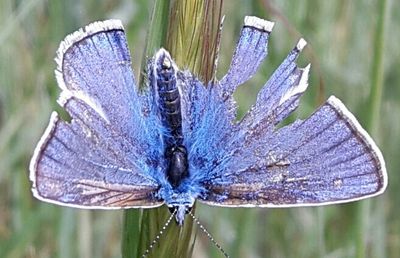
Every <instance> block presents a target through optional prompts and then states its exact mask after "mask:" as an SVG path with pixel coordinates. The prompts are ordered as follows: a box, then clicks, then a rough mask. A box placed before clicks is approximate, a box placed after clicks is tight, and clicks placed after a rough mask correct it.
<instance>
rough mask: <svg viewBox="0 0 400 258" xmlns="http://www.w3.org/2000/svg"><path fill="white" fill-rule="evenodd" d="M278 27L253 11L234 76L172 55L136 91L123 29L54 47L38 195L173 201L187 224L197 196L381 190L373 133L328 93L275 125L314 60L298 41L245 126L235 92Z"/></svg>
mask: <svg viewBox="0 0 400 258" xmlns="http://www.w3.org/2000/svg"><path fill="white" fill-rule="evenodd" d="M273 26H274V23H272V22H269V21H266V20H263V19H260V18H257V17H253V16H247V17H245V19H244V25H243V27H242V30H241V33H240V38H239V40H238V43H237V46H236V49H235V51H234V54H233V58H232V61H231V64H230V67H229V70H228V72H227V73H226V75H225V76H223V77H222V79H221V80H219V81H218V80H214V81H211V82H210V83H208V84H204V83H203V82H202V81H200V80H199V79H198V78H197V77H196V76H194V75H193V74H192V73H191V72H190V71H186V70H180V69H179V68H178V67H177V65H176V64H175V62H174V61H173V59H172V58H171V56H170V54H169V53H168V51H166V50H165V49H160V50H158V51H157V52H156V53H155V55H154V56H153V57H152V58H150V59H149V61H148V64H147V76H146V77H147V80H146V81H145V84H146V85H145V86H146V87H140V88H139V87H138V85H137V83H136V81H135V78H134V74H133V70H132V68H131V57H130V54H129V49H128V46H127V40H126V36H125V33H124V29H123V26H122V24H121V22H120V21H119V20H107V21H103V22H95V23H92V24H90V25H88V26H86V27H85V28H83V29H80V30H78V31H76V32H74V33H72V34H71V35H69V36H67V37H66V38H65V40H64V41H62V42H61V44H60V47H59V49H58V51H57V56H56V63H57V68H56V70H55V74H56V79H57V82H58V86H59V87H60V88H61V94H60V97H59V99H58V103H59V104H60V105H61V106H62V107H63V108H64V109H65V110H66V111H67V112H68V114H69V115H70V117H71V120H70V121H64V120H62V119H61V118H60V117H59V115H58V114H57V113H56V112H53V113H52V114H51V117H50V122H49V125H48V126H47V129H46V130H45V132H44V134H43V136H42V138H41V139H40V141H39V143H38V145H37V147H36V149H35V151H34V155H33V157H32V160H31V163H30V180H31V181H32V192H33V195H34V196H35V197H36V198H38V199H39V200H42V201H46V202H50V203H54V204H58V205H64V206H71V207H78V208H88V209H121V208H152V207H157V206H161V205H163V204H166V205H167V206H168V207H169V208H170V209H172V210H174V212H176V215H175V218H176V221H177V222H178V223H179V224H182V223H183V222H184V220H185V215H186V214H187V212H188V211H189V210H190V209H191V208H192V206H193V205H194V203H195V201H196V200H198V201H200V202H203V203H206V204H209V205H216V206H226V207H293V206H314V205H325V204H333V203H343V202H350V201H355V200H359V199H363V198H367V197H372V196H376V195H378V194H381V193H382V192H383V191H384V190H385V188H386V186H387V175H386V169H385V162H384V159H383V157H382V154H381V152H380V150H379V149H378V147H377V146H376V144H375V143H374V141H373V140H372V139H371V137H370V136H369V135H368V133H367V132H366V131H365V130H364V129H363V128H362V127H361V125H360V124H359V123H358V122H357V120H356V118H355V117H354V116H353V115H352V114H351V113H350V112H349V111H348V110H347V108H346V107H345V106H344V105H343V104H342V102H341V101H340V100H339V99H337V98H336V97H334V96H331V97H329V98H328V99H327V101H326V102H325V103H324V104H323V105H321V106H320V107H319V108H318V109H317V110H316V111H315V112H314V113H313V114H312V115H311V116H310V117H308V118H307V119H305V120H296V121H295V122H294V123H292V124H290V125H287V126H283V127H279V128H278V127H277V125H278V124H279V123H280V122H281V121H282V120H284V119H285V118H286V117H287V116H288V115H289V114H290V113H292V112H293V111H294V110H295V109H296V108H297V106H298V104H299V100H300V97H301V96H302V94H303V93H304V92H305V90H306V89H307V86H308V74H309V70H310V65H308V66H306V67H305V68H299V67H298V66H297V65H296V59H297V57H298V55H299V53H300V52H301V51H302V49H303V48H304V46H305V45H306V41H305V40H304V39H300V41H299V42H298V43H297V45H296V46H295V47H294V48H293V50H292V51H290V53H289V54H288V56H287V57H286V58H285V59H284V61H283V62H282V64H281V65H280V66H279V67H278V68H277V69H276V70H275V72H274V73H273V74H272V76H271V77H270V78H269V80H268V81H267V82H266V83H265V85H264V86H263V88H262V89H261V90H260V92H259V93H258V97H257V100H256V103H255V104H254V105H253V106H252V107H251V108H250V110H249V111H248V112H247V114H245V116H244V117H243V118H242V119H241V120H240V121H236V104H235V101H234V99H233V96H232V95H233V93H234V91H235V90H236V88H237V87H238V86H239V85H241V84H243V83H244V82H246V81H247V80H249V79H250V77H251V76H253V75H254V74H255V73H256V71H257V70H258V68H259V66H260V64H261V63H262V61H263V60H264V59H265V57H266V55H267V43H268V40H269V36H270V33H271V31H272V28H273Z"/></svg>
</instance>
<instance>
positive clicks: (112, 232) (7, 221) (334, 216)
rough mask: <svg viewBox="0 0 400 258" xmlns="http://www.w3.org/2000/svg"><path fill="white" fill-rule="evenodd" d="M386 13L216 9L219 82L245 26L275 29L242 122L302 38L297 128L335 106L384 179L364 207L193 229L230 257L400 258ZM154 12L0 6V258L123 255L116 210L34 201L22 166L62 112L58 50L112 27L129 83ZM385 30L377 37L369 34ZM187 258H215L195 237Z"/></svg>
mask: <svg viewBox="0 0 400 258" xmlns="http://www.w3.org/2000/svg"><path fill="white" fill-rule="evenodd" d="M385 2H386V3H387V7H386V11H384V12H381V11H380V5H381V3H382V2H381V1H372V0H367V1H361V0H359V1H344V0H340V1H339V0H335V1H317V0H313V1H306V0H302V1H289V0H285V1H277V0H276V1H267V0H257V1H245V0H242V1H239V0H230V1H228V0H227V1H225V2H224V11H223V13H224V14H225V15H226V17H225V25H224V31H223V34H222V43H221V44H222V47H221V53H220V64H219V69H218V77H219V78H221V76H222V75H223V74H224V72H225V71H226V70H227V65H228V64H229V62H230V58H231V56H232V51H233V49H234V45H235V43H236V40H237V38H238V36H239V31H240V28H241V24H242V21H243V18H244V16H245V15H257V16H260V17H262V18H265V19H269V20H272V21H275V22H276V25H275V28H274V31H273V33H272V35H271V38H270V45H269V56H268V58H267V60H266V62H265V63H264V64H263V67H262V69H261V70H260V72H259V73H258V74H257V76H255V77H254V78H252V79H251V80H250V81H249V82H247V83H246V85H245V86H244V87H242V88H240V89H239V90H238V92H237V93H236V97H237V100H238V101H239V106H240V114H243V113H244V112H246V110H247V109H248V107H249V106H250V105H251V104H252V103H253V102H254V100H255V98H256V94H257V91H258V89H259V88H260V87H261V86H262V85H263V83H264V82H265V81H266V80H267V78H268V76H269V75H270V74H271V73H272V71H273V70H274V68H276V67H277V66H278V65H279V63H280V62H281V61H282V60H283V58H284V57H285V56H286V54H287V53H288V51H289V50H290V49H291V48H292V47H293V46H294V45H295V44H296V42H297V40H298V38H299V37H304V38H305V39H306V40H307V41H308V43H309V45H308V47H307V49H306V50H305V51H304V53H303V54H302V56H301V58H300V60H299V64H300V66H305V65H306V64H307V63H310V62H311V63H312V67H311V81H310V86H309V90H308V91H307V92H306V94H305V96H304V97H303V99H302V101H301V104H300V108H299V109H298V111H297V113H296V117H301V118H305V117H307V116H308V115H309V114H311V112H312V111H313V110H314V109H315V108H316V107H317V106H318V105H319V104H320V103H321V102H322V101H323V100H324V99H326V98H327V97H328V96H329V95H331V94H334V95H336V96H337V97H339V98H340V99H341V100H342V101H343V102H344V103H345V104H346V105H347V107H348V108H349V109H350V110H351V111H352V112H353V113H354V114H355V115H356V116H357V117H358V118H359V120H360V122H361V124H363V125H366V126H368V128H369V129H371V130H372V132H371V133H372V135H373V137H374V139H375V140H376V142H377V144H378V145H379V146H380V147H381V149H382V152H383V154H384V157H385V160H386V163H387V169H388V174H389V187H388V189H387V191H386V193H385V194H384V195H382V196H379V197H376V198H374V199H373V200H370V201H362V202H363V204H361V205H360V204H343V205H335V206H329V207H323V208H293V209H227V208H216V207H208V206H205V205H198V210H197V216H198V217H199V219H200V220H201V221H202V222H203V223H204V225H205V226H206V228H207V229H208V230H209V231H210V232H211V233H212V234H213V235H214V237H215V238H216V239H217V240H218V241H219V242H220V243H221V245H222V246H223V247H224V249H225V250H227V251H228V253H230V254H231V255H232V256H233V257H329V258H336V257H363V256H365V257H399V256H400V177H399V172H398V171H399V169H400V159H399V153H400V142H399V140H400V122H399V120H400V119H399V118H400V45H399V39H400V3H399V1H385ZM152 5H153V1H146V0H139V1H133V0H121V1H112V0H108V1H106V0H104V1H94V0H87V1H83V0H82V1H79V0H72V1H61V0H52V1H50V0H47V1H45V0H25V1H18V0H0V24H1V27H0V257H63V258H64V257H120V256H121V252H120V242H121V231H122V212H121V211H82V210H78V209H72V208H63V207H58V206H55V205H51V204H46V203H41V202H39V201H37V200H35V199H33V198H32V195H31V192H30V182H29V180H28V164H29V160H30V157H31V155H32V152H33V149H34V147H35V145H36V143H37V141H38V140H39V138H40V136H41V134H42V133H43V131H44V129H45V127H46V126H47V123H48V119H49V116H50V112H51V111H52V110H54V109H56V110H60V107H58V105H57V104H56V99H57V97H58V94H59V92H60V91H59V89H58V87H57V85H56V81H55V78H54V73H53V70H54V68H55V63H54V61H53V58H54V56H55V51H56V50H57V48H58V44H59V43H60V41H61V40H62V39H63V38H64V37H65V36H66V35H67V34H69V33H71V32H73V31H75V30H77V29H78V28H80V27H82V26H84V25H86V24H88V23H89V22H92V21H95V20H104V19H108V18H118V19H121V20H122V21H123V23H124V25H125V28H126V31H127V36H128V40H129V45H130V49H131V53H132V56H133V60H134V61H133V68H134V69H135V72H136V73H135V74H136V76H138V74H139V72H138V71H139V69H140V62H141V60H142V54H143V51H144V48H145V39H146V32H147V30H148V24H149V19H150V14H151V8H152ZM382 19H383V20H384V21H385V24H384V27H383V28H384V30H382V26H378V24H379V21H380V20H382ZM382 32H383V33H384V34H383V37H380V36H379V35H380V34H379V33H382ZM377 38H378V39H379V38H380V39H382V40H381V41H380V43H381V44H376V39H377ZM380 82H381V83H382V84H383V86H384V88H383V90H382V99H381V103H380V105H379V109H378V110H379V113H378V115H377V116H371V114H370V112H371V109H374V108H373V103H375V102H374V101H372V100H373V99H374V98H375V99H376V97H378V99H380V96H379V90H378V95H376V93H374V94H375V95H372V96H370V94H371V89H373V88H375V89H376V86H374V85H379V83H380ZM378 104H379V101H378ZM375 110H376V109H375ZM371 117H373V120H372V121H371V119H370V118H371ZM292 118H293V117H292ZM360 225H363V226H362V227H361V228H360ZM360 234H362V235H360ZM359 239H364V241H365V252H360V250H358V249H357V240H359ZM161 241H162V240H161ZM193 257H221V254H220V253H218V251H217V250H216V248H215V247H214V246H213V245H212V244H211V243H210V241H209V240H208V239H207V238H206V237H205V235H204V234H202V233H200V232H198V236H197V241H196V246H195V252H194V256H193Z"/></svg>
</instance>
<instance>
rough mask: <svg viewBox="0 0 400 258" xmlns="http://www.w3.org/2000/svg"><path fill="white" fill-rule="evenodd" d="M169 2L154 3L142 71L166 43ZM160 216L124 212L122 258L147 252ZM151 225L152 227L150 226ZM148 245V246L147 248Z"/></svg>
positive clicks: (166, 0) (134, 211) (135, 211)
mask: <svg viewBox="0 0 400 258" xmlns="http://www.w3.org/2000/svg"><path fill="white" fill-rule="evenodd" d="M169 6H170V2H169V0H156V1H155V2H154V7H153V12H152V17H151V24H150V27H149V31H148V35H147V45H146V51H145V55H144V58H143V60H142V69H141V70H142V71H145V69H146V63H147V57H148V56H152V55H153V53H154V52H155V51H156V50H157V49H159V48H160V47H161V46H163V45H164V43H165V38H166V33H167V27H168V15H169ZM143 74H145V72H143V73H141V76H140V78H139V82H140V83H139V86H140V87H143V85H144V83H143V81H144V78H143V76H142V75H143ZM152 214H158V209H155V210H154V211H143V213H142V211H140V210H136V209H131V210H126V211H124V217H123V233H122V257H124V258H134V257H140V256H141V255H142V254H143V253H144V250H146V248H147V246H148V243H150V242H151V241H152V239H151V238H152V237H154V236H155V234H157V232H158V230H159V227H157V226H158V225H156V224H155V223H151V222H152V220H156V218H153V219H152V218H151V216H150V215H152ZM150 223H151V225H150ZM146 245H147V246H146Z"/></svg>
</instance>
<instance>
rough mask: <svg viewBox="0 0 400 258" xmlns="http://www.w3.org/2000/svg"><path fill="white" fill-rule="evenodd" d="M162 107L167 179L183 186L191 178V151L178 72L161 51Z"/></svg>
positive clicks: (158, 58)
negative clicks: (186, 144)
mask: <svg viewBox="0 0 400 258" xmlns="http://www.w3.org/2000/svg"><path fill="white" fill-rule="evenodd" d="M155 66H156V69H155V70H156V71H155V75H156V82H157V93H158V107H159V114H160V118H161V122H162V124H163V126H164V129H165V131H166V133H165V134H164V135H163V140H164V146H165V152H164V156H165V159H166V161H167V163H168V165H167V167H168V168H167V172H166V173H167V178H168V181H169V182H170V183H171V185H172V186H174V187H177V186H179V184H180V182H181V180H182V179H183V178H185V177H186V176H187V175H188V164H187V151H186V148H185V147H184V145H183V134H182V114H181V99H180V94H179V89H178V87H177V84H176V70H175V69H176V68H175V67H174V65H173V63H172V60H171V58H170V56H169V54H168V53H167V52H166V51H165V50H163V49H162V50H160V51H159V52H158V54H157V55H156V60H155Z"/></svg>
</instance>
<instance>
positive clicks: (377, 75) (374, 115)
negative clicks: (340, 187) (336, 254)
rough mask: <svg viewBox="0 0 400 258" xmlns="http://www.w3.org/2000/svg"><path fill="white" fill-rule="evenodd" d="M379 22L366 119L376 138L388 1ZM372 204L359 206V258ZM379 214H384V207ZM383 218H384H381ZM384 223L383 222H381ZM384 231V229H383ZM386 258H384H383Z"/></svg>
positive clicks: (381, 7)
mask: <svg viewBox="0 0 400 258" xmlns="http://www.w3.org/2000/svg"><path fill="white" fill-rule="evenodd" d="M378 3H379V4H378V5H379V7H378V21H377V26H376V29H375V38H374V52H373V54H374V56H373V59H372V73H371V82H372V85H371V93H370V96H369V101H368V103H369V106H368V111H369V112H367V114H368V117H367V118H366V128H367V130H368V131H369V132H370V133H371V134H372V135H374V136H377V133H378V125H379V120H380V119H379V114H380V107H381V102H382V92H383V78H384V62H383V61H384V60H383V57H384V56H383V52H384V44H385V30H386V24H387V20H388V16H389V8H388V1H387V0H382V1H379V2H378ZM380 203H382V202H380ZM370 206H371V202H370V201H369V200H366V201H363V202H360V203H359V205H358V216H357V217H358V219H357V223H358V225H357V243H356V256H357V257H358V258H363V257H367V256H366V255H367V253H366V250H367V246H366V245H367V243H366V242H367V241H366V237H367V236H368V235H369V232H368V226H369V219H370V215H371V211H370ZM378 212H383V207H381V209H379V211H378ZM379 217H380V218H382V217H383V216H379ZM380 222H381V223H383V221H380ZM374 227H375V228H377V227H379V228H381V227H384V225H383V224H379V225H377V224H375V226H374ZM383 230H384V229H383ZM381 257H384V256H381Z"/></svg>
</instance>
